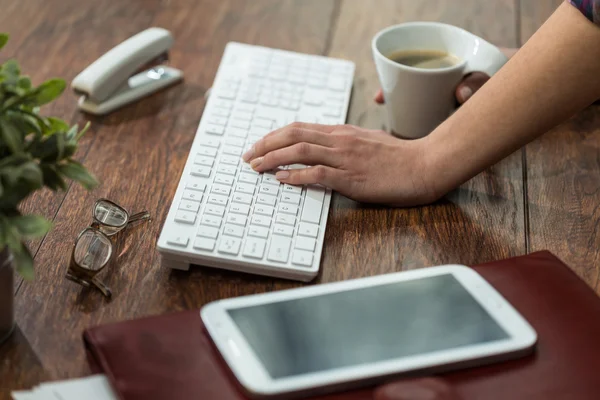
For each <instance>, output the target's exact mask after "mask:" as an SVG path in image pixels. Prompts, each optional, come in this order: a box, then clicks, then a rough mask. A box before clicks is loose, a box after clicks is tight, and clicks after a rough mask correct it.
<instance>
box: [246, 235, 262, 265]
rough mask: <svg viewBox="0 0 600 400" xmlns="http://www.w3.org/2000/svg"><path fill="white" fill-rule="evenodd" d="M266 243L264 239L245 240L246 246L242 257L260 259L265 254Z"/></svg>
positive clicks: (250, 238)
mask: <svg viewBox="0 0 600 400" xmlns="http://www.w3.org/2000/svg"><path fill="white" fill-rule="evenodd" d="M266 244H267V241H266V240H264V239H258V238H253V237H249V238H247V239H246V245H245V246H244V251H243V252H242V255H243V256H244V257H249V258H256V259H259V260H260V259H262V258H263V256H264V253H265V246H266Z"/></svg>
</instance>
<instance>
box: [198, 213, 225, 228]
mask: <svg viewBox="0 0 600 400" xmlns="http://www.w3.org/2000/svg"><path fill="white" fill-rule="evenodd" d="M221 222H222V219H221V218H219V217H216V216H212V215H205V216H204V217H202V221H201V222H200V224H201V225H207V226H214V227H215V228H220V227H221Z"/></svg>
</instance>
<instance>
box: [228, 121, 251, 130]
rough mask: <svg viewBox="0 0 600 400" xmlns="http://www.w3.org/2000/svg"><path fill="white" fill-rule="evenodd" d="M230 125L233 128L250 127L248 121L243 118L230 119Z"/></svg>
mask: <svg viewBox="0 0 600 400" xmlns="http://www.w3.org/2000/svg"><path fill="white" fill-rule="evenodd" d="M230 126H231V127H233V128H241V129H250V122H248V121H244V120H243V119H234V120H232V121H231V124H230Z"/></svg>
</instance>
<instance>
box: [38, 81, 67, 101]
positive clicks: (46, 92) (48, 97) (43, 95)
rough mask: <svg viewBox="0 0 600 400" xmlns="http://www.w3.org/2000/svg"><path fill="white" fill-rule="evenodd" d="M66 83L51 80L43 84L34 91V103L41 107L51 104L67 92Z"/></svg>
mask: <svg viewBox="0 0 600 400" xmlns="http://www.w3.org/2000/svg"><path fill="white" fill-rule="evenodd" d="M66 86H67V85H66V83H65V81H64V80H63V79H49V80H47V81H46V82H44V83H42V84H41V85H40V86H39V87H38V88H37V89H35V90H34V92H35V96H34V98H33V102H34V104H35V105H37V106H41V105H44V104H47V103H50V102H51V101H52V100H54V99H56V98H57V97H58V96H60V95H61V94H62V92H63V91H64V90H65V87H66Z"/></svg>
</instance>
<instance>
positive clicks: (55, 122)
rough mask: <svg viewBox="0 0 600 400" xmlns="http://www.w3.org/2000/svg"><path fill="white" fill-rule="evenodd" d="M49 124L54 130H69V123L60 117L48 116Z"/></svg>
mask: <svg viewBox="0 0 600 400" xmlns="http://www.w3.org/2000/svg"><path fill="white" fill-rule="evenodd" d="M47 120H48V125H49V127H50V130H51V131H52V132H68V131H69V125H67V123H66V122H65V121H63V120H62V119H59V118H54V117H48V118H47Z"/></svg>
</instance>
